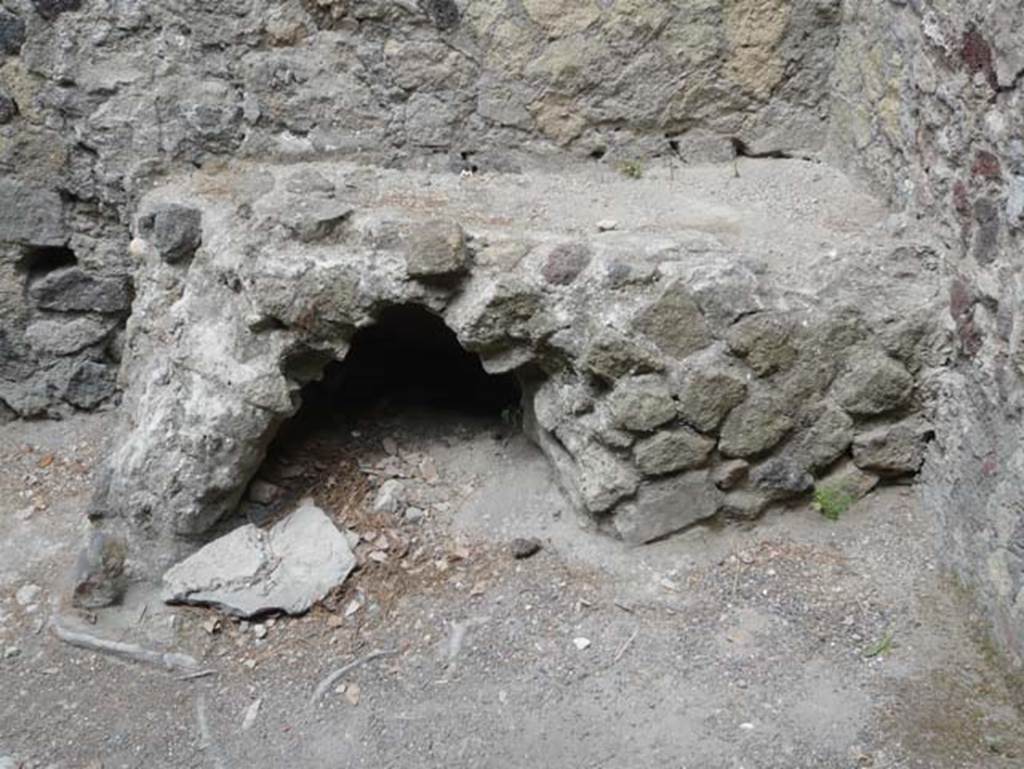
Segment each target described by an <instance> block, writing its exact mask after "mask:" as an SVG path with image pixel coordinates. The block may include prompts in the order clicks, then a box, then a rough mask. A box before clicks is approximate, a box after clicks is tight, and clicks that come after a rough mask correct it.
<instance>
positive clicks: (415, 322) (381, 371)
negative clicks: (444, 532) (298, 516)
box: [242, 305, 522, 523]
mask: <svg viewBox="0 0 1024 769" xmlns="http://www.w3.org/2000/svg"><path fill="white" fill-rule="evenodd" d="M521 397H522V394H521V390H520V386H519V382H518V380H517V378H516V376H515V375H514V374H511V373H507V374H499V375H492V374H488V373H487V372H486V371H484V369H483V366H482V365H481V363H480V359H479V357H478V356H477V355H475V354H473V353H470V352H468V351H466V350H465V349H463V348H462V346H461V345H460V344H459V341H458V339H457V337H456V336H455V334H454V332H452V331H451V329H449V328H448V327H447V326H446V325H445V323H444V320H443V319H442V318H441V317H439V316H438V315H436V314H434V313H432V312H430V311H429V310H427V309H425V308H423V307H419V306H415V305H401V306H394V307H390V308H388V309H386V310H384V311H383V312H382V313H381V314H380V316H379V317H378V319H377V321H376V323H374V324H373V325H371V326H367V327H365V328H363V329H360V330H359V331H358V332H357V333H356V334H355V336H354V337H353V339H352V342H351V346H350V349H349V353H348V355H346V357H345V358H344V360H342V361H338V362H333V363H330V364H328V366H327V367H326V368H325V369H324V371H323V374H322V376H321V377H320V378H319V379H318V380H316V381H313V382H311V383H310V384H308V385H306V387H304V388H303V390H302V406H301V407H300V409H299V412H298V413H297V414H296V415H295V416H294V417H293V418H292V419H291V420H289V421H288V422H287V423H286V424H285V425H283V426H282V428H281V429H280V431H279V432H278V435H277V436H276V438H275V439H274V441H273V443H272V444H271V446H270V448H269V450H268V452H267V457H266V459H265V461H264V463H263V466H262V467H261V468H260V470H259V472H258V473H257V477H256V479H255V480H254V481H253V482H252V484H250V487H249V490H248V493H247V495H246V499H245V500H244V501H243V504H242V510H243V512H244V513H245V514H246V515H247V516H248V517H249V519H250V520H253V521H254V522H257V523H262V522H264V521H267V520H272V519H273V518H274V517H275V516H276V514H277V513H279V512H284V511H286V510H288V509H290V506H291V505H292V504H293V503H294V502H295V501H296V500H297V499H298V498H300V497H302V496H305V495H309V494H312V495H314V497H317V498H318V499H320V500H322V501H323V502H324V504H329V505H330V506H331V507H332V508H334V509H333V512H334V513H336V514H340V515H342V516H343V517H344V515H345V514H346V511H347V512H348V513H349V514H350V515H351V517H353V518H355V519H358V518H359V517H360V516H365V515H366V514H372V513H374V512H376V513H380V512H382V510H383V511H384V512H387V513H390V514H392V515H395V514H397V515H399V517H400V515H401V512H402V511H403V510H404V509H405V508H407V507H411V508H413V509H414V510H421V511H423V510H424V509H425V508H427V507H428V506H429V502H430V500H429V499H428V497H429V495H427V496H423V495H420V497H418V498H417V497H416V496H415V495H414V494H412V493H411V492H410V493H409V494H407V498H406V499H404V500H402V501H401V502H400V503H399V504H396V505H395V506H389V505H387V504H383V505H381V504H375V500H374V499H373V497H374V494H376V493H377V492H378V491H379V489H380V487H381V486H382V484H383V483H384V482H385V481H386V480H387V479H388V478H389V477H393V478H400V479H403V483H404V485H405V486H406V487H408V488H407V490H408V489H411V488H413V487H414V486H415V484H414V483H413V482H412V481H411V480H408V479H409V477H410V476H418V477H417V478H415V479H414V480H417V481H424V482H425V483H426V484H427V485H428V486H429V485H440V484H439V483H438V482H437V481H436V480H435V479H434V478H433V477H432V476H433V475H434V473H435V472H436V467H435V466H434V465H435V463H434V461H433V460H432V459H431V457H430V456H428V455H429V454H430V451H429V446H430V445H442V446H443V445H448V446H450V445H452V444H453V442H454V441H465V440H468V439H473V440H480V439H481V436H487V439H488V440H490V441H492V442H495V443H500V442H501V441H504V440H507V439H508V438H509V437H510V436H511V435H512V434H513V433H514V432H515V431H516V430H518V428H519V418H518V413H519V408H520V405H519V404H520V400H521ZM406 481H408V482H406ZM439 496H440V493H439ZM357 507H358V508H361V509H357ZM385 508H386V509H385ZM417 514H418V513H417ZM350 523H351V521H350Z"/></svg>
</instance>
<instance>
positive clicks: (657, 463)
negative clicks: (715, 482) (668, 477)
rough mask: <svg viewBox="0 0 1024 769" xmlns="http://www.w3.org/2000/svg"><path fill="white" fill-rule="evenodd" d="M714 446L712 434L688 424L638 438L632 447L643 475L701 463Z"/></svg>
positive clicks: (665, 472)
mask: <svg viewBox="0 0 1024 769" xmlns="http://www.w3.org/2000/svg"><path fill="white" fill-rule="evenodd" d="M714 448H715V441H714V439H713V438H708V437H706V436H703V435H701V434H700V433H697V432H694V431H693V430H691V429H690V428H688V427H677V428H674V429H671V430H660V431H659V432H657V433H655V434H654V435H653V436H651V437H650V438H647V439H645V440H643V441H640V442H639V443H638V444H637V445H636V447H635V448H634V450H633V453H634V455H635V456H636V466H637V467H638V468H640V472H642V473H643V474H644V475H665V474H667V473H674V472H677V471H679V470H686V469H689V468H694V467H699V466H700V465H702V464H704V463H705V462H706V461H707V459H708V456H709V455H710V454H711V451H712V450H713V449H714Z"/></svg>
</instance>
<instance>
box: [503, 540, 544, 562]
mask: <svg viewBox="0 0 1024 769" xmlns="http://www.w3.org/2000/svg"><path fill="white" fill-rule="evenodd" d="M509 550H510V551H511V553H512V557H513V558H516V559H519V560H522V559H523V558H529V557H531V556H534V555H536V554H537V553H539V552H540V550H541V544H540V540H539V539H532V538H531V539H521V538H520V539H513V540H512V543H511V544H510V545H509Z"/></svg>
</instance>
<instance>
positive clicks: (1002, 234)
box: [832, 0, 1024, 662]
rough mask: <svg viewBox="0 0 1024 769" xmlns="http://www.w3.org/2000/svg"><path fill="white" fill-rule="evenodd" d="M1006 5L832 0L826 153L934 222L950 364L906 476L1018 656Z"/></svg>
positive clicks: (1019, 138) (1020, 144)
mask: <svg viewBox="0 0 1024 769" xmlns="http://www.w3.org/2000/svg"><path fill="white" fill-rule="evenodd" d="M1020 18H1021V6H1020V3H1018V2H1014V1H1013V0H998V1H997V2H981V1H976V0H966V1H965V0H956V1H953V0H912V1H911V2H874V0H847V2H846V3H845V6H844V19H843V32H842V35H841V41H842V42H841V45H840V49H839V53H838V57H837V64H836V69H835V77H834V84H835V88H834V91H835V97H836V98H835V102H834V104H833V118H832V133H833V137H832V151H833V152H834V154H835V155H836V156H838V158H839V159H840V160H841V161H842V162H843V163H845V164H846V165H847V166H848V167H850V168H855V169H859V170H860V171H861V172H862V173H863V174H864V175H865V176H866V178H869V179H871V180H872V181H873V182H874V183H875V184H876V186H877V187H878V188H879V189H880V190H882V191H883V192H885V193H886V194H887V195H888V196H889V197H890V199H891V200H892V202H893V204H894V205H895V206H896V207H897V208H899V209H902V210H903V211H904V212H905V223H906V226H907V227H908V228H913V227H914V226H915V224H916V223H917V222H919V221H929V222H933V223H935V224H936V225H938V226H939V227H941V231H942V235H943V240H944V242H945V248H944V249H942V253H943V269H944V273H945V276H944V280H945V283H946V293H947V297H948V298H947V312H946V322H947V323H948V324H949V325H950V326H951V327H952V328H953V330H954V333H955V339H956V343H957V355H956V358H955V361H954V364H953V365H952V366H951V367H950V368H948V369H947V370H946V372H945V374H944V376H943V377H942V379H941V382H939V383H937V384H936V390H935V392H934V394H933V397H932V398H931V402H932V404H933V414H932V419H933V422H934V424H935V430H936V436H937V439H936V441H935V442H934V444H933V446H932V449H931V451H930V454H929V458H928V462H927V465H926V474H925V476H924V479H923V480H924V482H923V484H922V489H923V494H924V497H925V500H926V503H927V504H928V506H929V507H930V508H932V509H934V510H937V511H938V512H939V514H940V515H941V516H942V517H943V525H942V532H943V537H944V539H943V542H942V543H941V551H942V554H943V557H944V559H945V560H946V562H947V564H949V565H951V566H952V567H953V569H954V570H955V572H956V573H957V574H958V575H959V576H960V577H961V578H962V580H963V581H964V583H965V585H966V586H967V587H968V588H969V589H970V590H972V591H973V592H974V593H975V594H976V596H977V599H978V604H979V606H981V607H983V608H984V610H985V611H986V613H987V614H988V616H989V618H990V620H991V625H992V627H993V628H994V636H995V639H996V640H997V642H998V645H999V646H1000V647H1001V648H1003V649H1005V650H1007V651H1009V652H1010V653H1011V654H1013V655H1015V656H1016V659H1017V661H1018V662H1024V482H1022V479H1024V443H1022V441H1021V437H1022V435H1024V429H1022V428H1024V425H1022V420H1021V416H1022V415H1021V408H1022V405H1024V388H1022V380H1021V375H1022V373H1024V371H1022V366H1024V313H1022V308H1024V304H1022V300H1024V284H1022V275H1021V266H1022V263H1024V262H1022V254H1024V27H1022V26H1021V24H1020V23H1019V22H1020Z"/></svg>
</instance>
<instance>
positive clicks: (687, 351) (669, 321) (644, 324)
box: [633, 281, 712, 360]
mask: <svg viewBox="0 0 1024 769" xmlns="http://www.w3.org/2000/svg"><path fill="white" fill-rule="evenodd" d="M633 327H634V328H635V329H636V330H637V331H638V332H640V333H641V334H643V335H644V336H646V337H647V338H648V339H650V340H651V341H652V342H654V344H655V345H657V347H658V349H660V350H661V351H662V352H663V353H665V354H666V355H669V356H671V357H673V358H676V359H677V360H682V359H683V358H686V357H687V356H689V355H691V354H693V353H695V352H697V351H698V350H702V349H704V348H705V347H707V346H708V345H709V344H711V342H712V338H711V332H710V331H709V330H708V327H707V324H706V323H705V322H704V316H703V315H702V314H701V311H700V308H699V307H698V306H697V302H696V301H695V300H694V298H693V296H692V295H691V293H690V291H689V289H688V288H687V287H686V285H685V284H684V283H683V282H682V281H675V282H673V283H672V284H670V285H669V286H668V287H667V288H666V289H665V290H664V291H663V292H662V294H661V296H659V297H658V298H657V299H655V300H654V301H653V302H652V303H651V304H649V305H648V306H647V307H645V308H644V309H643V310H641V311H640V312H639V313H638V314H637V316H636V318H635V319H634V321H633Z"/></svg>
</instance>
